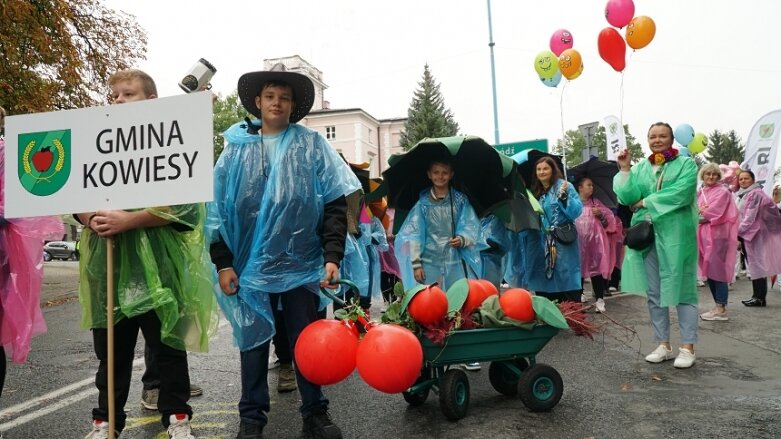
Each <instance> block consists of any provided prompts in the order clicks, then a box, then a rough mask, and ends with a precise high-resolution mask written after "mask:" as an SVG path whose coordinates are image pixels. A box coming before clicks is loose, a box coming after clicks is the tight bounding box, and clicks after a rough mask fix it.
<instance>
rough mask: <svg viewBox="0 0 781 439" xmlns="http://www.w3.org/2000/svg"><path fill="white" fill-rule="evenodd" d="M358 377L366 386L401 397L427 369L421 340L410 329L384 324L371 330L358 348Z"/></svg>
mask: <svg viewBox="0 0 781 439" xmlns="http://www.w3.org/2000/svg"><path fill="white" fill-rule="evenodd" d="M357 366H358V373H359V374H360V375H361V378H363V380H364V381H365V382H366V384H368V385H370V386H371V387H373V388H375V389H377V390H379V391H380V392H385V393H400V392H403V391H405V390H407V389H408V388H409V387H410V386H412V385H413V384H415V381H416V380H417V379H418V377H419V376H420V369H421V367H422V366H423V348H422V347H421V346H420V340H418V338H417V337H415V334H413V333H412V331H410V330H409V329H407V328H404V327H402V326H399V325H393V324H382V325H378V326H375V327H373V328H371V329H370V330H369V331H368V332H367V333H366V335H364V336H363V339H362V340H361V343H360V345H359V346H358V359H357Z"/></svg>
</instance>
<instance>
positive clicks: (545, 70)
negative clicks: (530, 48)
mask: <svg viewBox="0 0 781 439" xmlns="http://www.w3.org/2000/svg"><path fill="white" fill-rule="evenodd" d="M534 70H536V71H537V74H538V75H539V76H540V78H543V79H550V78H553V77H554V76H556V72H558V71H559V59H558V58H556V55H555V54H554V53H553V52H551V51H550V50H544V51H542V52H540V53H538V54H537V57H536V58H534Z"/></svg>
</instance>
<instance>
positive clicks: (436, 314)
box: [407, 285, 447, 325]
mask: <svg viewBox="0 0 781 439" xmlns="http://www.w3.org/2000/svg"><path fill="white" fill-rule="evenodd" d="M407 312H408V313H409V315H410V317H412V320H414V321H415V322H416V323H417V324H419V325H433V324H435V323H437V322H438V321H440V320H442V319H444V318H445V316H446V315H447V294H445V292H444V291H442V288H439V287H438V286H436V285H435V286H429V287H426V288H425V289H423V290H420V291H419V292H418V293H417V294H415V297H413V298H412V300H411V301H410V302H409V305H407Z"/></svg>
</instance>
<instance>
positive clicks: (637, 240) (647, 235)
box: [624, 221, 654, 250]
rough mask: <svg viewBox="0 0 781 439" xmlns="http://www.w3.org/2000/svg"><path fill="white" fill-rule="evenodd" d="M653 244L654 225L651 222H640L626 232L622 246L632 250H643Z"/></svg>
mask: <svg viewBox="0 0 781 439" xmlns="http://www.w3.org/2000/svg"><path fill="white" fill-rule="evenodd" d="M653 243H654V225H653V224H652V223H651V221H641V222H639V223H637V224H635V225H634V226H632V227H630V228H629V230H627V232H626V237H625V238H624V244H625V245H626V246H627V247H629V248H631V249H632V250H643V249H645V248H646V247H648V246H650V245H651V244H653Z"/></svg>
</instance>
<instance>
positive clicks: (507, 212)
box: [494, 164, 541, 232]
mask: <svg viewBox="0 0 781 439" xmlns="http://www.w3.org/2000/svg"><path fill="white" fill-rule="evenodd" d="M513 168H514V169H513V172H512V173H511V174H510V175H509V176H508V178H510V179H512V187H513V192H512V197H511V198H510V199H509V200H508V202H507V203H504V204H502V205H500V206H499V207H497V208H496V209H495V210H494V214H495V215H496V216H497V217H499V219H501V220H502V221H503V222H504V224H505V227H507V228H508V229H509V230H512V231H513V232H520V231H521V230H527V229H533V230H539V229H540V228H541V225H540V215H539V214H538V213H537V212H535V211H534V205H539V203H537V201H536V200H532V199H530V198H529V197H530V195H529V194H528V193H527V191H526V185H525V184H524V183H523V180H522V179H521V176H520V174H519V173H518V165H517V164H515V165H514V166H513Z"/></svg>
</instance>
